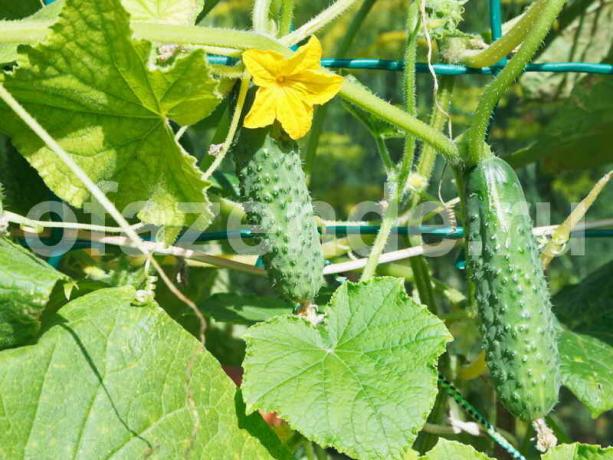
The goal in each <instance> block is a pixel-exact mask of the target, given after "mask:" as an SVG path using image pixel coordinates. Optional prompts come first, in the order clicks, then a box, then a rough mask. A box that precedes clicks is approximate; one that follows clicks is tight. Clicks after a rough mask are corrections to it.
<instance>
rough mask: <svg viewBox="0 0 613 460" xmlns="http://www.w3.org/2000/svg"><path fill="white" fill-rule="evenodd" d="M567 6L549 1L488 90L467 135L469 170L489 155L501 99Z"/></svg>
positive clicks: (563, 1) (560, 2)
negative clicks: (490, 129)
mask: <svg viewBox="0 0 613 460" xmlns="http://www.w3.org/2000/svg"><path fill="white" fill-rule="evenodd" d="M564 3H565V0H546V2H545V5H544V6H543V10H542V12H541V14H540V16H539V18H538V20H537V21H536V22H535V23H534V25H533V27H532V30H531V33H530V34H529V35H528V36H527V37H526V39H525V41H524V43H523V44H522V45H521V47H520V49H519V51H518V52H517V54H516V55H515V56H514V57H513V58H512V59H511V60H510V61H509V63H508V64H507V66H506V67H505V68H504V69H503V70H502V71H501V72H500V73H499V74H498V76H497V77H496V79H495V80H494V81H493V82H492V83H491V84H490V85H488V87H487V88H486V90H485V92H484V94H483V97H482V98H481V100H480V102H479V105H478V107H477V110H476V112H475V116H474V118H473V122H472V123H471V126H470V128H469V130H468V132H467V133H466V135H467V142H468V152H467V155H466V158H465V160H466V162H467V163H468V165H469V166H471V165H475V164H477V163H478V162H479V161H481V160H482V159H483V158H485V157H486V156H487V155H488V153H487V149H485V148H484V144H485V138H486V133H487V127H488V123H489V120H490V117H491V116H492V112H493V111H494V108H495V107H496V104H497V103H498V101H499V100H500V98H501V97H502V95H503V94H504V93H505V92H506V90H507V89H508V88H509V87H510V86H511V84H512V83H513V82H514V81H515V79H516V78H517V77H518V76H519V75H520V74H521V73H522V72H523V70H524V67H525V66H526V64H528V62H529V61H530V59H532V56H534V54H535V53H536V51H537V49H538V48H539V46H540V45H541V43H542V42H543V39H544V38H545V36H546V35H547V33H548V32H549V29H550V28H551V25H552V24H553V22H554V21H555V19H556V17H557V15H558V13H559V12H560V10H561V9H562V7H563V6H564Z"/></svg>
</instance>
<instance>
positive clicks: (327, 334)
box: [242, 278, 451, 458]
mask: <svg viewBox="0 0 613 460" xmlns="http://www.w3.org/2000/svg"><path fill="white" fill-rule="evenodd" d="M245 338H246V341H247V356H246V358H245V362H244V367H245V381H244V383H243V386H242V389H243V393H244V397H245V401H246V403H247V410H248V411H250V412H251V411H253V410H255V409H263V410H267V411H275V412H277V413H278V414H279V415H280V416H281V417H282V418H283V419H285V420H287V421H288V422H289V424H290V425H291V426H292V427H294V428H296V429H298V430H299V431H300V432H301V433H302V434H304V435H305V436H306V437H307V438H309V439H312V440H314V441H316V442H317V443H318V444H320V445H322V446H333V447H334V448H335V449H337V450H339V451H341V452H345V453H347V454H348V455H350V456H353V457H358V458H402V456H403V454H404V453H406V452H407V450H408V449H409V448H410V446H411V444H412V443H413V441H414V440H415V438H416V435H417V432H418V431H419V429H420V428H421V426H422V425H423V423H424V422H425V420H426V418H427V416H428V413H429V411H430V409H431V408H432V405H433V404H434V397H435V396H436V393H437V388H436V370H435V365H436V360H437V358H438V357H439V355H440V354H441V353H443V351H444V350H445V344H446V343H447V342H448V341H449V340H450V339H451V337H450V335H449V333H448V332H447V329H446V328H445V327H444V325H443V323H442V322H441V321H440V320H438V319H437V318H436V317H435V316H434V315H432V314H431V313H429V312H428V310H427V309H426V308H425V307H424V306H421V305H418V304H416V303H414V302H413V301H412V300H411V299H409V298H408V297H407V295H406V294H405V291H404V286H403V283H402V281H401V280H399V279H395V278H377V279H374V280H372V281H370V282H367V283H363V284H352V283H347V284H344V285H342V286H341V287H340V288H339V289H338V291H337V292H336V294H335V295H334V296H333V298H332V300H331V301H330V305H329V306H328V307H327V309H326V315H325V319H324V322H323V323H322V324H320V325H318V326H314V325H313V324H311V323H309V322H308V321H307V320H306V319H304V318H301V317H296V316H279V317H275V318H272V319H270V320H268V321H266V322H264V323H260V324H257V325H255V326H252V327H251V328H250V329H249V331H248V332H247V334H246V336H245Z"/></svg>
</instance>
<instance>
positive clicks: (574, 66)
mask: <svg viewBox="0 0 613 460" xmlns="http://www.w3.org/2000/svg"><path fill="white" fill-rule="evenodd" d="M53 1H54V0H45V4H50V3H52V2H53ZM489 19H490V28H491V35H492V39H493V40H494V41H495V40H497V39H499V38H500V37H501V36H502V7H501V0H489ZM209 61H210V62H211V63H213V64H225V65H231V64H233V63H235V62H236V59H234V58H229V57H225V56H209ZM506 64H507V60H506V59H503V60H501V61H500V62H498V63H496V64H495V65H493V66H490V67H483V68H471V67H467V66H464V65H458V64H433V65H432V66H431V67H430V66H428V65H427V64H424V63H418V64H417V66H416V71H417V72H419V73H430V72H431V68H432V69H433V70H434V72H435V73H436V74H437V75H445V76H461V75H475V74H476V75H495V74H496V73H498V72H499V71H500V70H502V69H503V68H504V67H505V65H506ZM322 65H323V66H324V67H328V68H333V69H348V70H364V69H367V70H382V71H402V70H403V69H404V62H403V61H402V60H388V59H376V58H375V59H364V58H344V59H339V58H324V59H322ZM524 71H526V72H551V73H587V74H600V75H613V64H607V63H588V62H552V63H530V64H528V65H527V66H526V67H525V69H524ZM378 231H379V226H377V225H355V226H348V225H330V226H324V227H322V229H321V232H322V234H332V235H342V234H345V235H347V234H376V233H377V232H378ZM393 232H394V233H396V234H399V235H409V234H416V233H419V234H422V235H426V236H434V237H439V238H445V239H459V238H462V237H463V229H462V227H457V228H451V227H445V226H438V227H434V226H421V227H396V228H394V230H393ZM581 234H582V235H584V236H586V237H610V236H613V229H598V230H596V229H590V230H586V231H583V232H581ZM257 236H258V234H257V233H256V232H254V231H252V230H249V229H241V230H229V231H215V232H204V233H201V234H200V235H199V237H198V239H197V241H199V242H206V241H223V240H228V239H232V238H253V237H257ZM90 246H91V242H89V241H83V240H79V241H77V242H76V245H75V246H74V249H78V248H85V247H90ZM61 257H62V256H61V255H57V256H52V257H51V258H50V259H49V263H50V264H52V265H58V264H59V262H60V261H61ZM439 384H440V385H441V387H442V388H444V389H445V390H446V391H447V393H448V394H449V395H450V396H451V397H452V398H453V399H455V400H456V401H457V402H458V403H459V404H460V405H461V406H462V407H463V408H464V409H465V410H466V411H467V412H468V413H469V414H470V415H471V417H473V418H474V419H475V421H477V422H478V423H479V424H481V425H482V426H483V427H484V429H485V433H486V434H487V435H488V436H490V437H491V438H492V439H493V440H494V441H495V442H496V443H498V444H499V445H500V446H501V447H502V448H503V449H505V450H506V451H507V452H508V453H509V454H510V455H511V456H512V457H513V458H515V459H523V458H524V457H523V456H522V455H521V453H519V452H517V451H516V450H515V449H514V448H513V446H511V445H510V444H509V443H508V442H507V441H506V440H505V439H504V438H502V437H501V436H500V435H499V434H498V433H497V432H496V431H495V429H494V427H493V425H492V424H491V423H489V422H488V421H487V419H485V418H484V417H483V416H482V415H480V414H479V413H478V411H477V410H476V409H475V408H474V407H472V406H471V405H470V404H469V403H468V402H467V401H466V400H465V399H464V398H463V397H462V396H461V394H460V393H459V391H458V390H457V389H455V387H453V385H451V384H450V383H449V382H448V381H447V380H446V379H445V378H444V377H443V376H439Z"/></svg>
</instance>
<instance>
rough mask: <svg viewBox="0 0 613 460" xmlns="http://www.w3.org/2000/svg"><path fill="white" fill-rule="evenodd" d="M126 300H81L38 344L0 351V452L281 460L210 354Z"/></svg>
mask: <svg viewBox="0 0 613 460" xmlns="http://www.w3.org/2000/svg"><path fill="white" fill-rule="evenodd" d="M134 294H135V291H134V290H133V289H132V288H114V289H103V290H99V291H97V292H95V293H92V294H89V295H87V296H84V297H81V298H80V299H78V300H76V301H73V302H71V303H70V304H68V305H67V306H66V307H64V308H63V309H62V310H61V312H60V313H59V314H58V315H56V316H55V317H54V318H52V320H51V322H50V324H49V325H48V329H47V331H46V332H45V333H44V334H43V336H42V337H41V339H40V341H39V343H38V344H36V345H32V346H27V347H22V348H18V349H15V350H5V351H3V352H0V394H1V395H2V408H3V412H2V413H0V426H2V429H1V430H0V456H1V457H3V458H65V457H67V456H69V457H71V458H82V459H96V458H108V457H109V456H115V457H117V458H142V457H143V456H147V457H151V456H153V457H154V458H186V457H191V458H202V457H203V456H206V457H211V458H222V457H226V456H229V457H240V456H241V453H243V452H248V453H249V454H248V455H249V458H261V459H267V458H270V457H271V454H275V456H281V455H282V452H281V448H280V446H279V445H278V444H279V443H278V441H276V440H275V437H274V435H272V434H271V433H269V432H267V428H266V426H265V425H264V424H263V422H262V421H261V420H260V419H259V417H258V416H257V415H256V416H252V417H245V415H244V414H243V413H242V409H243V408H242V405H241V403H240V399H237V398H240V396H237V393H236V388H235V387H234V384H233V383H232V382H231V381H230V380H229V378H228V377H226V376H225V375H224V373H223V372H222V370H221V367H220V366H219V364H218V363H217V362H216V361H215V360H214V359H213V357H212V356H211V355H210V354H209V353H208V352H206V351H204V350H203V349H202V347H201V345H200V344H199V343H198V341H197V340H195V339H194V338H193V337H192V336H190V335H189V334H188V333H186V332H185V331H183V329H182V328H181V327H180V326H178V325H177V324H176V323H174V322H173V321H172V320H171V319H169V318H168V317H167V316H166V315H165V314H164V312H163V310H161V309H160V308H159V307H158V306H157V305H155V304H152V305H147V306H143V307H133V306H131V303H132V301H133V299H134ZM16 382H18V384H17V383H16ZM60 402H61V404H59V403H60ZM102 433H103V434H102ZM101 434H102V435H101ZM254 435H255V436H258V437H260V439H262V442H263V443H265V444H266V446H267V447H268V448H269V449H271V451H269V450H268V449H267V448H266V447H264V445H263V444H262V443H261V442H260V441H258V439H256V438H255V437H254Z"/></svg>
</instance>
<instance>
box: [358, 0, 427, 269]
mask: <svg viewBox="0 0 613 460" xmlns="http://www.w3.org/2000/svg"><path fill="white" fill-rule="evenodd" d="M418 27H419V10H418V8H417V3H416V2H413V3H411V5H409V11H408V15H407V35H408V39H407V47H406V48H407V49H406V53H405V59H406V66H405V72H404V90H405V105H406V109H407V113H408V114H409V115H411V116H413V117H415V116H416V112H417V108H416V102H415V60H416V53H417V31H418ZM377 138H378V141H379V142H384V141H383V139H381V138H380V136H375V139H377ZM379 150H383V152H387V147H386V146H385V145H383V146H382V147H379ZM414 154H415V137H414V136H413V135H412V134H410V133H409V134H407V136H406V139H405V146H404V152H403V155H402V160H401V161H400V164H399V165H398V166H396V168H394V169H393V170H391V171H389V172H388V176H387V184H386V185H387V186H386V192H387V193H386V199H387V200H388V202H387V209H386V210H385V213H384V215H383V221H382V222H381V227H380V228H379V232H378V233H377V238H376V239H375V243H374V245H373V247H372V250H371V252H370V255H369V257H368V262H367V263H366V267H365V268H364V271H363V272H362V277H361V278H360V281H366V280H369V279H370V278H372V277H373V276H374V274H375V272H376V271H377V265H378V264H379V257H381V254H383V251H384V249H385V245H386V244H387V240H388V239H389V236H390V233H391V231H392V227H393V226H394V225H395V223H396V221H397V220H398V206H399V204H400V201H401V200H402V195H403V191H404V186H405V184H406V182H407V179H408V177H409V173H410V172H411V167H412V165H413V156H414ZM387 157H388V158H389V155H387ZM383 159H384V163H385V159H386V157H385V155H383ZM390 161H391V160H390ZM386 166H387V165H386ZM387 168H389V167H387Z"/></svg>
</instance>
